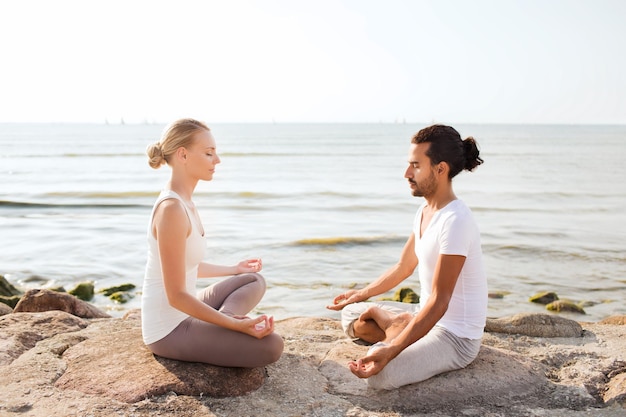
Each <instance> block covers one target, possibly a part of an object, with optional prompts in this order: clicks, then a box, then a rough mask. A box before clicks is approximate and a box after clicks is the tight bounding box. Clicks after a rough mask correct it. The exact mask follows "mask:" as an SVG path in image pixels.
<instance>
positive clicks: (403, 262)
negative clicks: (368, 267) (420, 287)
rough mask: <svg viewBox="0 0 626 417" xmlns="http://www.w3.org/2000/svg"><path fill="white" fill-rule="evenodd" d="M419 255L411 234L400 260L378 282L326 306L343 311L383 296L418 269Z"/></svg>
mask: <svg viewBox="0 0 626 417" xmlns="http://www.w3.org/2000/svg"><path fill="white" fill-rule="evenodd" d="M417 263H418V260H417V255H415V234H414V233H411V236H409V239H408V240H407V242H406V244H405V245H404V249H402V253H401V255H400V260H399V261H398V263H396V264H395V265H394V266H392V267H391V268H389V269H388V270H387V271H385V272H384V273H383V274H382V275H381V276H380V277H378V279H376V281H374V282H372V283H371V284H369V285H367V286H366V287H365V288H363V289H361V290H348V291H346V292H345V293H343V294H339V295H338V296H337V297H335V299H334V300H333V304H331V305H328V306H326V308H328V309H330V310H341V309H342V308H344V307H345V306H347V305H348V304H352V303H357V302H360V301H363V300H367V299H368V298H370V297H374V296H376V295H379V294H383V293H385V292H387V291H389V290H391V289H392V288H394V287H395V286H396V285H398V284H400V283H401V282H402V281H404V280H405V279H407V278H408V277H409V276H411V274H413V271H415V268H416V267H417Z"/></svg>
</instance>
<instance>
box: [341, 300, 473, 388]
mask: <svg viewBox="0 0 626 417" xmlns="http://www.w3.org/2000/svg"><path fill="white" fill-rule="evenodd" d="M371 306H379V307H380V308H382V309H384V310H387V311H390V312H392V313H396V314H397V313H403V312H408V313H411V314H415V313H417V312H418V311H419V305H418V304H410V303H400V302H396V301H381V302H363V303H354V304H349V305H347V306H346V307H344V308H343V310H342V312H341V324H342V326H343V329H344V331H345V332H346V334H347V335H348V336H350V337H352V338H354V329H353V324H354V321H355V320H356V319H357V318H359V316H360V315H361V314H362V313H363V312H364V311H365V310H367V308H369V307H371ZM381 345H382V344H379V343H377V344H375V345H373V346H372V347H371V348H370V350H369V351H368V354H369V353H370V352H372V351H373V350H375V349H377V348H378V347H380V346H381ZM480 345H481V339H466V338H462V337H458V336H456V335H455V334H454V333H452V332H451V331H449V330H447V329H445V328H443V327H440V326H435V327H433V328H432V329H431V330H430V332H428V333H427V334H426V336H424V337H422V338H421V339H419V340H418V341H416V342H415V343H413V344H412V345H410V346H408V347H407V348H406V349H404V350H403V351H402V352H400V354H399V355H398V356H396V357H395V358H394V359H393V360H391V361H390V362H389V363H388V364H387V366H385V368H384V369H383V370H382V371H381V372H380V373H378V374H377V375H374V376H371V377H369V378H368V379H367V382H368V384H369V386H370V387H372V388H376V389H393V388H398V387H401V386H403V385H407V384H413V383H415V382H420V381H424V380H426V379H428V378H430V377H433V376H435V375H438V374H441V373H443V372H448V371H453V370H456V369H461V368H465V367H466V366H467V365H469V364H470V363H472V361H473V360H474V359H475V358H476V356H478V352H479V350H480Z"/></svg>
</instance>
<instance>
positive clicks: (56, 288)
mask: <svg viewBox="0 0 626 417" xmlns="http://www.w3.org/2000/svg"><path fill="white" fill-rule="evenodd" d="M48 289H49V290H50V291H54V292H67V291H66V290H65V287H64V286H62V285H59V286H56V287H50V288H48Z"/></svg>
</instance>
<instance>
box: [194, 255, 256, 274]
mask: <svg viewBox="0 0 626 417" xmlns="http://www.w3.org/2000/svg"><path fill="white" fill-rule="evenodd" d="M261 269H263V261H261V258H256V259H246V260H243V261H241V262H239V263H238V264H237V265H233V266H224V265H213V264H209V263H206V262H201V263H200V266H199V267H198V278H215V277H225V276H228V275H237V274H245V273H249V272H260V271H261Z"/></svg>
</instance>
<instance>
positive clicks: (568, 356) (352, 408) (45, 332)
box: [0, 311, 626, 417]
mask: <svg viewBox="0 0 626 417" xmlns="http://www.w3.org/2000/svg"><path fill="white" fill-rule="evenodd" d="M532 316H536V317H527V318H525V319H524V320H523V321H522V323H526V325H527V324H528V322H529V321H533V322H536V323H540V324H541V323H543V324H541V325H542V326H548V327H550V326H551V327H560V326H563V325H564V324H567V325H568V326H571V327H573V328H576V326H574V325H572V324H571V323H566V322H562V321H561V320H559V321H558V322H554V323H552V324H547V322H546V318H545V317H541V316H544V315H532ZM553 317H556V316H553ZM563 320H566V319H563ZM507 321H508V322H509V324H508V325H506V324H505V323H506V322H507ZM498 323H499V325H502V326H505V328H506V329H509V330H510V329H512V328H514V326H515V323H518V324H519V318H508V319H506V318H505V319H499V322H498ZM576 324H578V323H576ZM580 325H581V326H582V327H581V328H582V332H580V333H579V334H578V335H575V336H571V337H545V336H529V335H527V334H523V333H522V334H514V333H501V332H490V333H486V334H485V337H484V341H483V346H482V348H481V351H480V354H479V356H478V358H477V359H476V360H475V361H474V363H472V364H471V365H470V366H468V367H467V368H466V369H464V370H460V371H455V372H450V373H446V374H443V375H439V376H436V377H434V378H431V379H429V380H427V381H424V382H422V383H419V384H414V385H409V386H406V387H402V388H400V389H397V390H393V391H376V390H372V389H370V388H368V386H367V383H366V381H364V380H360V379H358V378H356V377H354V376H353V375H352V374H351V373H350V372H349V371H348V369H347V367H346V362H347V361H348V360H350V359H353V358H355V357H357V356H360V355H362V354H363V353H364V352H365V351H366V350H367V347H366V346H361V345H358V344H355V343H353V342H352V341H351V340H349V339H347V338H346V337H345V336H344V335H343V333H342V331H341V327H340V324H339V322H338V321H337V320H334V319H329V318H290V319H286V320H282V321H279V322H277V331H278V332H279V333H280V334H281V335H282V336H283V338H284V339H285V351H284V353H283V355H282V357H281V359H280V360H279V361H278V362H276V363H275V364H272V365H269V366H267V367H266V368H265V369H252V370H236V369H230V368H219V367H212V366H209V365H202V364H195V363H184V362H177V361H169V360H165V359H161V358H156V357H154V356H153V355H151V354H150V353H149V352H148V351H147V350H146V349H145V347H144V346H143V344H142V342H141V332H140V319H139V315H138V314H137V312H133V313H131V314H128V315H127V316H126V317H124V318H104V319H83V318H79V317H75V316H72V315H70V314H68V313H65V312H62V311H50V312H38V313H12V314H7V315H5V316H1V317H0V375H1V378H0V393H1V394H0V416H16V417H17V416H37V417H39V416H45V417H48V416H92V417H104V416H133V417H142V416H177V417H191V416H194V417H202V416H233V417H234V416H237V417H240V416H273V417H286V416H324V417H326V416H331V417H332V416H351V417H361V416H362V417H365V416H378V417H397V416H407V417H410V416H458V415H466V416H484V415H490V416H534V415H544V416H548V415H549V416H581V417H582V416H592V415H602V416H623V415H625V414H626V409H625V407H626V362H625V360H626V358H625V357H624V355H626V327H624V326H620V325H612V324H599V323H582V324H580ZM523 328H524V327H519V329H523ZM211 390H215V391H211ZM220 390H221V391H220ZM225 392H227V393H228V394H229V395H233V396H231V397H223V396H222V395H224V393H225Z"/></svg>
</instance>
